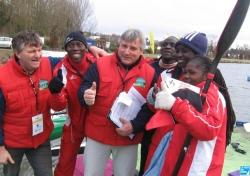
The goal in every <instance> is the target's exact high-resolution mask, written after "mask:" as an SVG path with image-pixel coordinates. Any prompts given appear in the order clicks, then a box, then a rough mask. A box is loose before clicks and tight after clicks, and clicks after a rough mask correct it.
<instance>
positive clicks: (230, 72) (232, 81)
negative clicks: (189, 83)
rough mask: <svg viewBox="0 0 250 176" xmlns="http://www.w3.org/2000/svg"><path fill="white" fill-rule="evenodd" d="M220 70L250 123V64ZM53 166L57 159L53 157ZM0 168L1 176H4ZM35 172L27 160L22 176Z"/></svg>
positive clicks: (238, 113)
mask: <svg viewBox="0 0 250 176" xmlns="http://www.w3.org/2000/svg"><path fill="white" fill-rule="evenodd" d="M219 68H220V70H221V72H222V74H223V76H224V78H225V80H226V83H227V87H228V89H229V93H230V96H231V99H232V103H233V107H234V110H235V113H236V117H237V120H238V121H248V122H250V110H249V108H250V81H247V77H248V76H250V64H234V63H221V64H219ZM52 160H53V166H55V164H56V163H57V157H53V158H52ZM1 169H2V168H1V166H0V176H1V175H2V172H1ZM32 175H33V171H32V169H31V168H30V166H29V164H28V163H27V160H26V159H25V160H24V161H23V164H22V168H21V174H20V176H32Z"/></svg>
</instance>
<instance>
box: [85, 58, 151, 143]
mask: <svg viewBox="0 0 250 176" xmlns="http://www.w3.org/2000/svg"><path fill="white" fill-rule="evenodd" d="M97 69H98V72H99V78H100V79H99V80H100V82H99V89H98V90H97V95H96V99H95V104H94V105H92V106H90V107H89V114H88V116H87V120H86V135H87V136H88V137H90V138H92V139H94V140H97V141H99V142H102V143H104V144H109V145H115V146H119V145H130V144H138V143H139V142H140V141H141V137H142V134H141V133H140V134H137V135H136V136H135V138H134V139H133V140H130V139H129V138H128V137H123V136H120V135H118V134H117V132H116V130H115V129H116V126H115V125H114V123H113V122H111V120H110V119H109V117H108V114H109V112H110V109H111V107H112V105H113V103H114V101H115V99H116V98H117V96H118V95H119V93H120V92H122V91H126V92H128V91H129V89H130V88H131V87H132V86H134V87H135V88H136V89H137V91H139V92H140V94H141V95H142V96H143V97H144V98H146V96H147V92H148V90H149V88H150V86H151V84H152V80H153V77H154V70H153V68H152V67H151V66H150V65H148V64H147V63H146V62H145V60H144V59H143V58H142V59H141V60H140V62H139V63H138V64H137V65H135V66H134V67H133V68H131V69H130V70H129V71H127V70H125V68H124V67H123V66H121V65H120V63H119V61H118V59H117V56H116V55H115V54H113V55H111V56H106V57H103V58H101V59H98V60H97Z"/></svg>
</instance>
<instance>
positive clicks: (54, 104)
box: [49, 89, 68, 111]
mask: <svg viewBox="0 0 250 176" xmlns="http://www.w3.org/2000/svg"><path fill="white" fill-rule="evenodd" d="M66 95H67V94H66V93H65V90H64V89H63V90H62V91H61V92H60V93H57V94H50V96H49V104H50V107H51V109H53V110H54V111H62V110H63V109H65V108H66V107H67V104H68V100H67V96H66Z"/></svg>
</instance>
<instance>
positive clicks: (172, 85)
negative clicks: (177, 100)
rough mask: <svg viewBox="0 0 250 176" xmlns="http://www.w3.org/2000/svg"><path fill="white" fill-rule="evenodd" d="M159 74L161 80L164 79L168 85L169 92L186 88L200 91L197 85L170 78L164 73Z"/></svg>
mask: <svg viewBox="0 0 250 176" xmlns="http://www.w3.org/2000/svg"><path fill="white" fill-rule="evenodd" d="M161 76H162V81H165V83H166V85H167V86H168V88H169V91H170V93H174V92H176V91H178V90H179V89H186V88H187V89H190V90H192V91H194V92H196V93H200V88H199V87H196V86H193V85H191V84H188V83H185V82H183V81H179V80H177V79H174V78H171V77H169V76H168V75H166V74H161Z"/></svg>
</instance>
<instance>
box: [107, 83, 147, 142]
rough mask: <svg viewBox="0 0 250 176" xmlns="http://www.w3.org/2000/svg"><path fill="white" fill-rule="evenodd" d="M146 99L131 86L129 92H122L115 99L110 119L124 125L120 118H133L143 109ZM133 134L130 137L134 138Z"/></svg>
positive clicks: (120, 125) (119, 125) (118, 124)
mask: <svg viewBox="0 0 250 176" xmlns="http://www.w3.org/2000/svg"><path fill="white" fill-rule="evenodd" d="M144 103H146V99H145V98H144V97H143V96H142V95H141V94H140V93H139V92H138V91H137V90H136V89H135V88H134V87H131V88H130V90H129V91H128V93H126V92H121V93H120V94H119V96H118V97H117V99H116V100H115V102H114V104H113V106H112V108H111V113H110V119H111V120H112V121H113V122H114V123H115V124H116V125H117V126H118V127H122V123H121V122H120V120H119V119H120V118H123V119H125V120H128V121H130V120H133V119H135V117H136V116H137V114H138V112H139V111H140V110H141V107H142V105H143V104H144ZM133 136H134V135H133V134H131V135H130V136H129V137H130V138H133Z"/></svg>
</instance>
